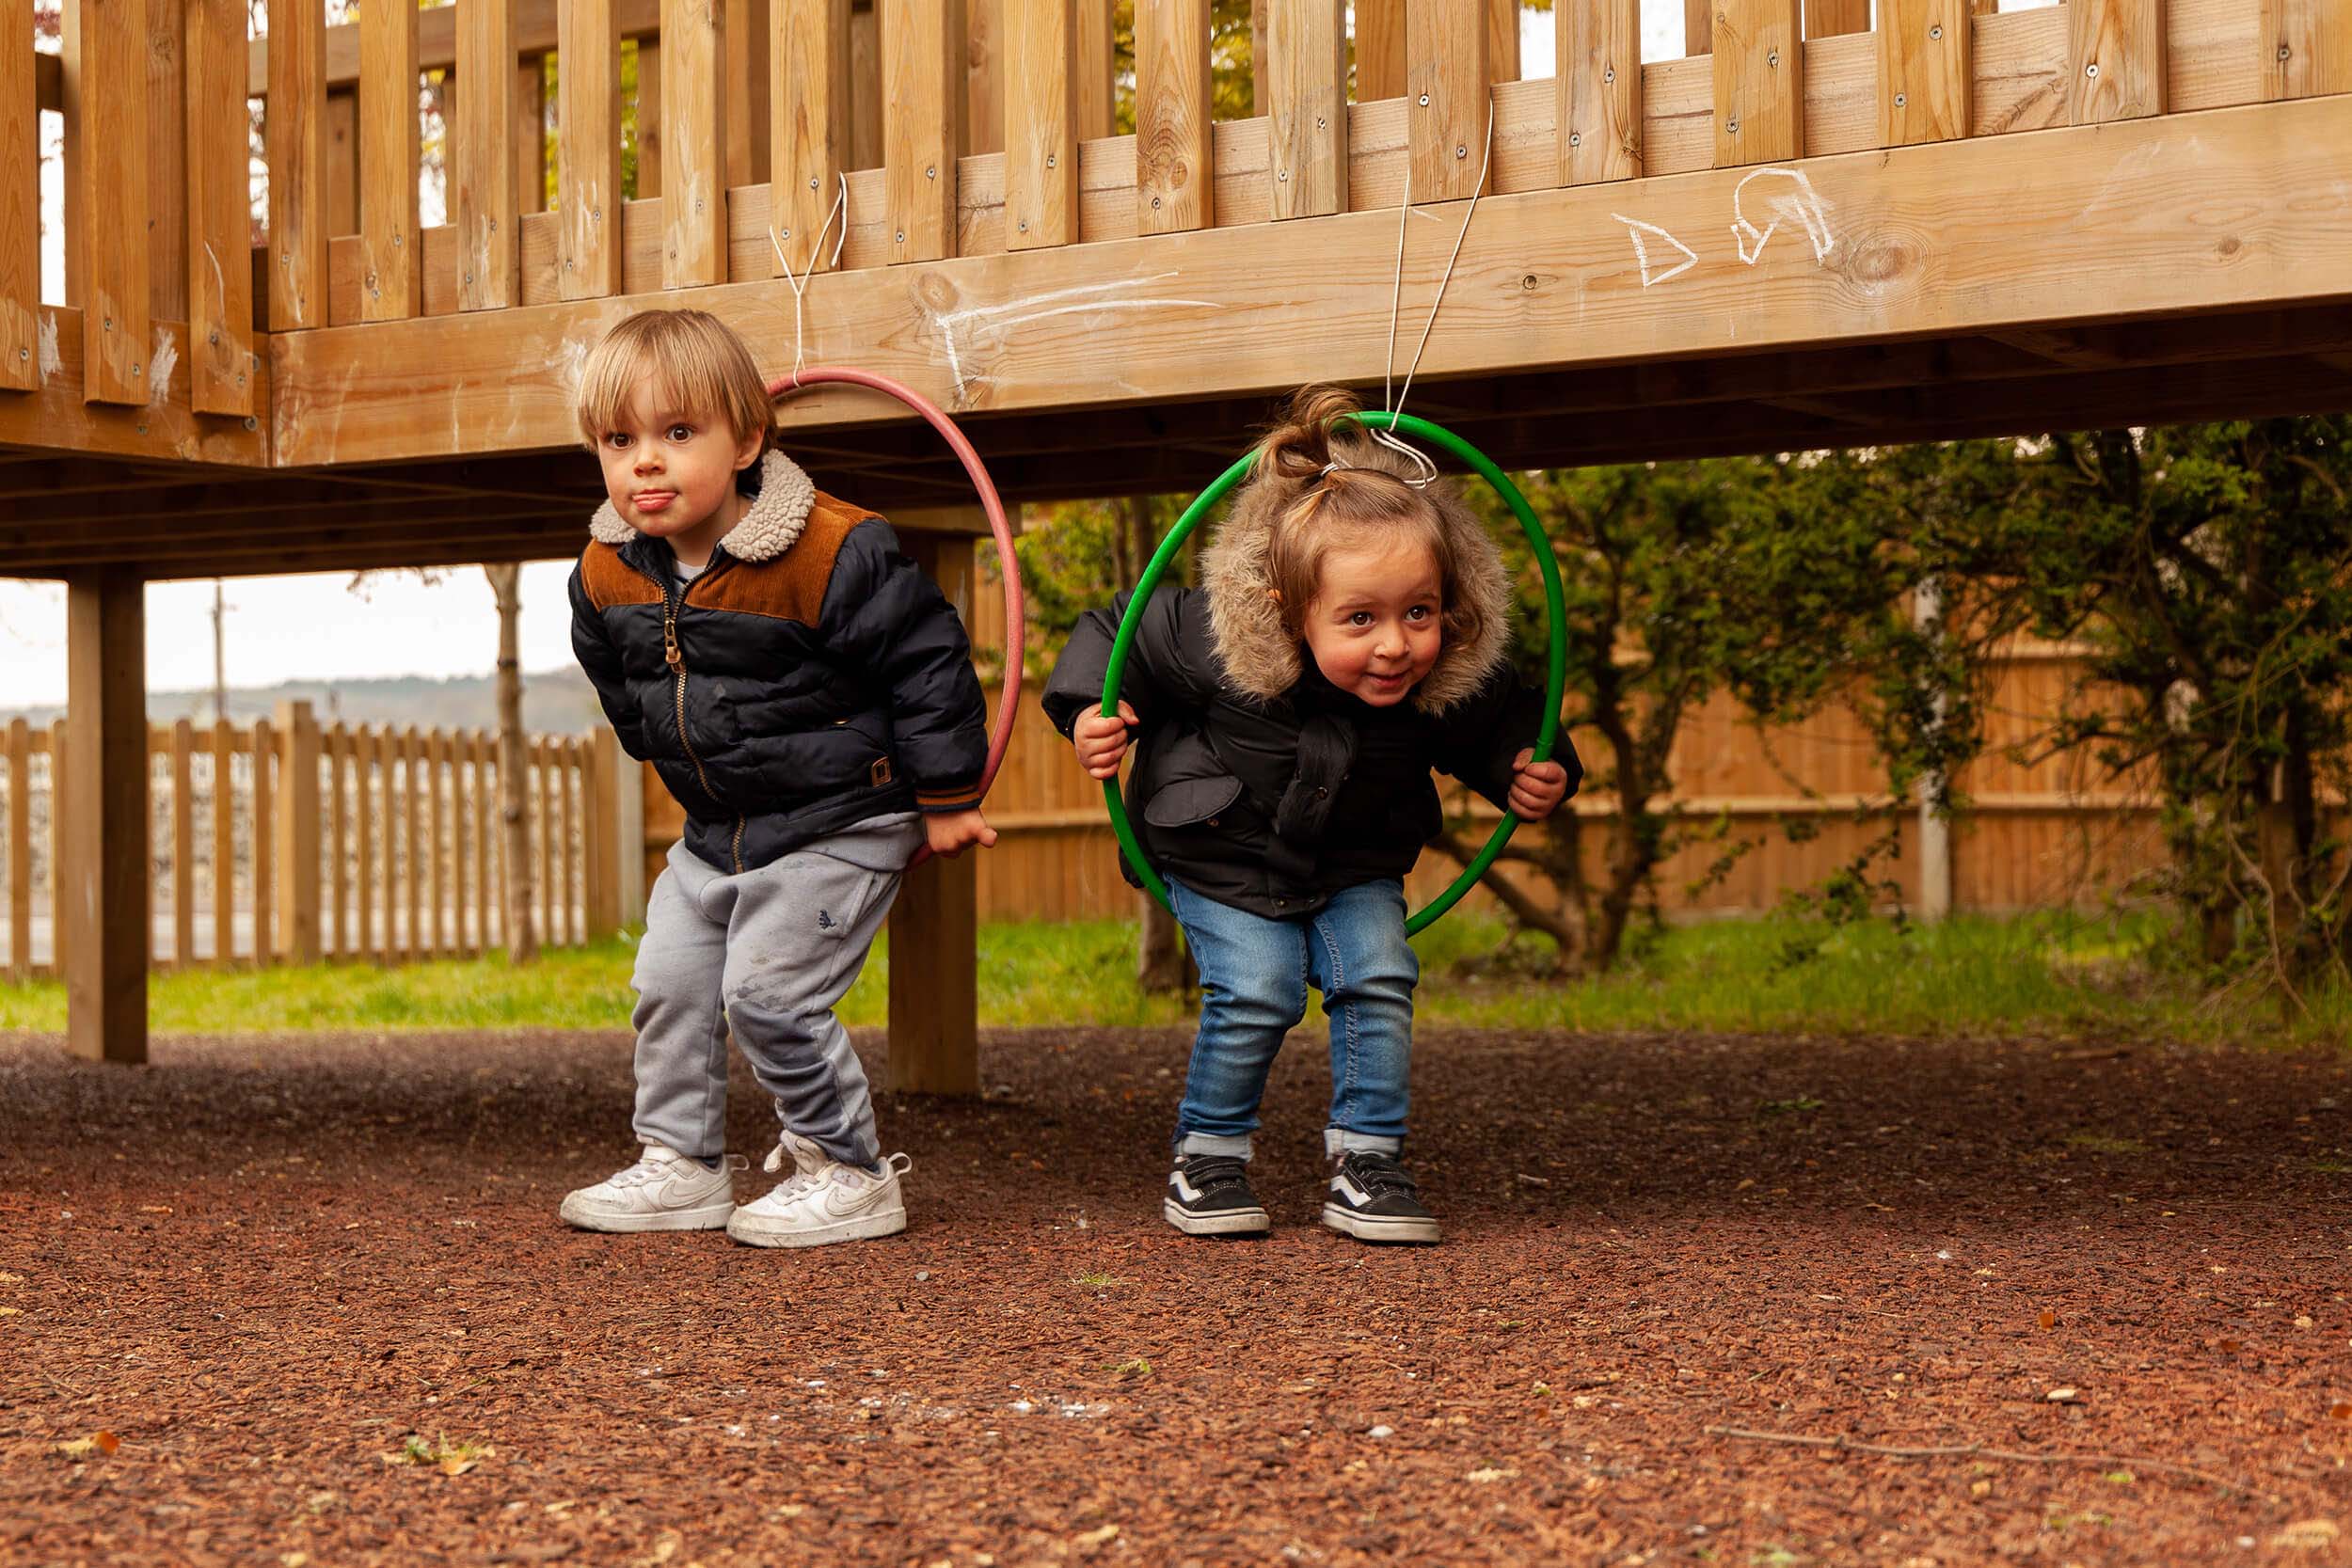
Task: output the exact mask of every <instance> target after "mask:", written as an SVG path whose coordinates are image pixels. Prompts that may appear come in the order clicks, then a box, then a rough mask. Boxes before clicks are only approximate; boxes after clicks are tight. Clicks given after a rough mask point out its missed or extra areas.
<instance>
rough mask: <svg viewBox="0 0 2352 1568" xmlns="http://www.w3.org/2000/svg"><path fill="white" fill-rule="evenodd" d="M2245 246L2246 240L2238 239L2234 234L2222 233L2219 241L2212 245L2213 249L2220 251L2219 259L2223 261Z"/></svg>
mask: <svg viewBox="0 0 2352 1568" xmlns="http://www.w3.org/2000/svg"><path fill="white" fill-rule="evenodd" d="M2245 248H2246V242H2245V241H2244V240H2241V239H2239V238H2238V237H2237V236H2236V235H2235V234H2225V235H2223V236H2222V238H2221V243H2220V244H2219V245H2216V246H2214V249H2215V250H2217V251H2218V252H2219V253H2220V255H2221V259H2222V260H2223V261H2228V260H2229V259H2230V258H2231V257H2233V256H2235V255H2236V254H2237V253H2238V252H2239V251H2241V250H2244V249H2245Z"/></svg>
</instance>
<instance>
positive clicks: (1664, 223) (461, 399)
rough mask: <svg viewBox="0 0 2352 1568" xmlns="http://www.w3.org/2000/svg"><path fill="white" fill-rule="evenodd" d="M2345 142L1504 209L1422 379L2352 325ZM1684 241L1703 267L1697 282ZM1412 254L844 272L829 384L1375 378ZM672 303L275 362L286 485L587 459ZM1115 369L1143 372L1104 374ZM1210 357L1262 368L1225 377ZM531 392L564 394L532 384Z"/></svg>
mask: <svg viewBox="0 0 2352 1568" xmlns="http://www.w3.org/2000/svg"><path fill="white" fill-rule="evenodd" d="M1831 41H1841V40H1831ZM1863 42H1864V44H1865V46H1866V47H1867V43H1868V40H1867V38H1865V39H1864V40H1863ZM1542 96H1543V99H1544V101H1545V102H1546V103H1549V101H1550V99H1551V96H1552V95H1551V93H1550V91H1549V89H1546V90H1545V92H1544V93H1543V95H1542ZM2347 145H2352V98H2324V99H2306V100H2300V101H2295V102H2288V103H2268V104H2262V105H2255V106H2249V107H2244V108H2236V109H2229V110H2222V111H2217V112H2214V113H2209V114H2203V115H2199V116H2195V117H2193V118H2192V117H2185V116H2166V117H2159V118H2156V119H2148V120H2141V121H2133V122H2126V123H2117V124H2110V125H2107V126H2104V127H2099V128H2095V129H2092V128H2083V129H2066V130H2058V131H2051V132H2046V133H2042V134H2039V135H2031V136H2010V137H1997V138H1978V139H1973V140H1966V141H1954V142H1943V143H1932V144H1926V145H1922V146H1918V147H1912V148H1903V149H1896V150H1884V151H1872V152H1870V153H1867V154H1865V155H1861V156H1848V157H1836V158H1820V159H1813V160H1809V161H1807V162H1806V163H1805V164H1804V166H1803V167H1802V169H1800V170H1798V171H1796V172H1793V173H1792V172H1788V171H1785V170H1776V169H1773V168H1770V167H1768V168H1765V169H1761V170H1749V169H1738V168H1734V169H1724V170H1710V171H1708V172H1705V173H1697V174H1691V175H1685V176H1679V177H1673V178H1654V179H1649V180H1645V181H1639V182H1626V183H1622V184H1616V185H1610V186H1598V187H1571V188H1565V189H1549V190H1543V191H1535V192H1526V193H1520V194H1518V195H1501V196H1495V197H1490V198H1487V204H1486V206H1483V207H1482V208H1481V210H1480V216H1481V220H1482V221H1480V222H1479V223H1477V224H1475V225H1473V226H1472V228H1471V230H1470V235H1469V237H1468V240H1467V241H1466V243H1465V244H1464V246H1463V249H1462V252H1461V257H1460V261H1459V263H1458V265H1457V267H1456V270H1455V274H1454V281H1453V284H1452V287H1451V292H1450V293H1449V295H1448V299H1447V313H1446V317H1445V319H1444V321H1443V323H1442V328H1443V329H1442V330H1440V331H1438V333H1437V334H1436V335H1435V336H1434V337H1433V338H1432V339H1431V340H1430V342H1429V347H1428V352H1427V356H1426V358H1425V359H1424V360H1423V363H1422V373H1423V374H1424V375H1426V376H1430V377H1441V376H1445V375H1449V374H1463V375H1468V374H1473V373H1486V374H1498V373H1508V372H1521V371H1529V370H1537V369H1546V368H1565V367H1572V366H1575V365H1578V364H1594V363H1606V362H1609V361H1613V360H1623V359H1633V358H1657V357H1671V356H1704V355H1720V354H1724V353H1742V354H1745V353H1754V352H1756V351H1759V350H1763V349H1767V348H1800V347H1802V348H1814V347H1820V346H1824V345H1829V344H1835V343H1838V342H1860V341H1874V340H1891V339H1899V338H1903V337H1914V336H1934V335H1959V334H1981V333H1987V332H1994V331H2000V330H2004V329H2008V328H2015V327H2031V326H2034V325H2039V324H2044V323H2063V322H2069V321H2078V320H2082V319H2085V318H2087V317H2096V316H2102V315H2104V316H2115V317H2122V316H2135V315H2155V314H2166V313H2185V312H2196V311H2215V310H2226V309H2250V308H2256V307H2265V306H2286V305H2294V304H2301V303H2313V302H2325V301H2347V300H2352V187H2347V186H2346V185H2345V183H2344V181H2343V179H2342V169H2341V167H2340V165H2339V162H2338V157H2339V155H2338V153H2337V152H2336V150H2337V149H2340V148H2342V147H2344V146H2347ZM2086 213H2095V214H2097V221H2095V222H2094V221H2086V219H2085V216H2084V214H2086ZM1132 215H1133V214H1132V210H1130V212H1129V217H1130V220H1132ZM763 223H764V220H763ZM1660 235H1666V236H1672V237H1674V239H1675V240H1676V242H1677V243H1679V244H1681V245H1686V246H1688V247H1690V249H1691V253H1692V260H1691V261H1689V262H1688V263H1687V264H1683V263H1682V262H1681V261H1679V260H1678V259H1677V258H1676V257H1675V253H1674V252H1673V251H1672V250H1670V249H1668V248H1667V244H1666V241H1665V240H1663V239H1661V238H1658V237H1657V236H1660ZM1637 241H1639V242H1641V243H1640V244H1639V245H1637V243H1636V242H1637ZM1395 245H1396V235H1395V220H1394V218H1393V216H1392V215H1391V214H1388V213H1383V212H1371V213H1351V214H1340V215H1336V216H1332V217H1328V218H1323V219H1318V220H1314V221H1313V222H1311V223H1310V222H1304V221H1301V222H1296V223H1291V224H1283V225H1278V226H1273V227H1270V228H1262V229H1253V230H1248V231H1237V230H1230V229H1223V228H1218V229H1212V230H1200V231H1196V232H1191V233H1185V234H1177V235H1162V236H1157V237H1154V238H1152V239H1150V240H1139V241H1125V242H1112V243H1106V244H1102V245H1086V246H1069V247H1063V248H1060V249H1055V250H1043V251H1032V252H1028V253H1025V254H1024V255H1021V256H1018V257H1006V256H983V257H970V258H958V259H950V260H946V261H937V262H931V263H926V264H923V265H922V266H920V267H919V268H917V269H916V270H915V271H914V272H913V273H912V274H909V273H908V271H907V270H906V269H904V268H900V269H897V270H893V271H886V272H884V271H859V272H842V273H834V274H828V275H825V276H822V277H818V278H816V279H815V280H814V281H813V282H812V283H811V284H810V286H809V309H808V312H807V314H808V319H809V321H810V323H811V327H812V329H811V331H810V333H809V338H810V340H811V341H810V342H809V344H808V356H809V357H810V358H811V359H812V360H823V359H827V358H834V357H854V358H855V359H856V360H857V361H858V362H859V363H860V364H861V365H863V366H865V367H866V368H867V369H869V370H874V371H879V372H883V373H885V374H890V375H894V376H898V377H899V378H900V379H903V380H906V381H908V382H909V383H911V384H912V385H914V387H916V388H918V389H920V390H922V391H924V392H925V393H926V394H927V395H930V396H931V397H933V398H934V399H937V400H938V401H940V402H941V403H943V404H946V405H947V406H949V407H951V408H956V409H961V410H966V411H975V410H993V409H1020V408H1040V409H1043V408H1069V407H1077V406H1085V407H1099V406H1104V405H1108V404H1148V403H1152V402H1157V401H1163V400H1166V399H1168V398H1171V397H1200V396H1203V395H1208V396H1216V395H1233V394H1245V393H1259V392H1271V391H1273V390H1276V389H1278V388H1281V387H1284V386H1288V385H1293V384H1295V383H1296V382H1297V381H1299V380H1301V379H1305V378H1307V377H1309V376H1316V377H1323V378H1329V379H1337V380H1361V379H1364V378H1367V377H1376V376H1377V375H1378V374H1379V373H1380V369H1381V364H1380V361H1381V354H1382V349H1383V346H1384V344H1385V341H1386V327H1387V322H1388V316H1389V290H1388V288H1387V283H1388V279H1389V277H1390V275H1391V269H1392V267H1393V265H1394V258H1395ZM1532 259H1533V260H1532ZM1670 261H1671V264H1670ZM781 288H782V285H781V284H779V283H777V282H775V281H773V280H768V281H763V282H759V283H744V284H729V285H723V286H720V287H714V288H710V289H706V290H703V291H700V292H699V293H697V296H696V300H695V303H696V304H698V305H700V306H702V307H703V308H705V309H710V310H712V311H714V312H716V313H717V314H719V315H720V316H722V317H723V318H725V319H727V320H729V321H731V322H732V323H733V324H734V325H736V326H737V327H738V328H739V330H740V331H741V332H743V334H744V335H745V337H746V339H747V341H749V342H750V343H751V345H752V347H753V351H754V353H755V356H758V357H759V359H760V360H761V361H762V362H763V363H767V364H771V365H782V364H786V363H788V362H789V361H790V359H791V355H792V345H791V341H790V334H791V313H790V312H789V311H788V310H780V309H777V298H776V296H777V295H778V293H779V292H780V290H781ZM653 303H657V301H656V300H654V299H651V298H619V299H614V300H610V301H599V302H595V303H594V304H588V303H582V304H578V305H571V306H563V305H555V306H538V307H526V308H523V309H516V310H510V311H504V312H500V313H498V314H497V315H496V316H494V317H482V316H476V317H472V318H469V319H468V320H466V321H464V322H462V323H460V322H456V321H453V320H450V319H448V318H427V319H425V320H422V321H418V322H412V323H406V324H403V325H399V326H396V327H392V326H378V327H369V328H358V329H353V328H327V329H325V330H322V331H317V332H309V333H300V334H290V335H285V336H281V337H278V338H277V339H274V340H273V341H272V343H271V348H272V353H273V355H274V356H275V358H274V362H273V373H274V375H275V377H276V378H277V384H278V396H277V398H276V399H275V402H274V406H275V407H276V409H277V410H278V420H277V428H276V431H275V433H274V440H275V442H276V450H277V451H278V457H279V460H280V461H282V462H285V463H288V464H294V465H307V464H329V463H353V462H375V461H389V460H397V459H402V458H422V457H434V456H442V455H447V454H449V453H450V452H451V450H452V449H453V447H454V448H456V449H457V450H460V451H501V450H506V451H518V450H526V449H531V448H540V447H549V446H557V445H565V444H569V443H570V442H571V441H572V440H573V439H574V438H575V437H574V434H573V429H572V422H571V411H570V406H569V396H568V389H567V388H566V387H565V385H564V380H563V377H562V376H561V374H560V373H558V372H556V370H555V369H554V367H560V366H564V365H567V364H571V363H574V362H576V361H577V358H578V356H580V354H582V353H583V352H584V351H585V349H586V348H587V346H588V345H589V344H590V343H592V342H593V341H595V340H596V338H597V337H598V336H600V335H601V334H602V332H603V331H604V330H605V328H606V327H607V326H608V325H610V323H611V322H612V321H613V320H616V319H618V318H619V317H620V316H621V315H624V314H626V313H628V311H630V310H632V309H641V308H643V307H644V306H645V305H650V304H653ZM1106 341H1115V342H1116V343H1117V344H1118V352H1117V353H1115V354H1105V353H1104V344H1105V342H1106ZM1207 342H1223V343H1231V344H1246V345H1248V352H1246V353H1232V354H1211V355H1204V354H1202V353H1201V345H1202V344H1203V343H1207ZM525 366H528V367H539V366H544V367H549V369H548V370H547V371H546V372H540V373H538V374H535V375H528V374H518V373H517V369H516V367H525ZM897 415H898V410H897V409H896V407H895V406H893V405H889V404H887V403H886V401H885V400H882V399H879V398H874V397H871V396H869V395H866V394H862V393H851V392H835V391H833V390H824V391H820V392H818V393H816V394H814V395H812V396H808V397H805V398H801V399H795V400H793V401H792V402H790V403H788V404H786V405H785V406H784V408H783V409H782V411H781V416H780V417H781V419H782V420H783V421H784V422H785V424H786V425H787V426H801V425H822V424H835V423H855V422H862V421H865V420H874V419H881V418H891V417H897Z"/></svg>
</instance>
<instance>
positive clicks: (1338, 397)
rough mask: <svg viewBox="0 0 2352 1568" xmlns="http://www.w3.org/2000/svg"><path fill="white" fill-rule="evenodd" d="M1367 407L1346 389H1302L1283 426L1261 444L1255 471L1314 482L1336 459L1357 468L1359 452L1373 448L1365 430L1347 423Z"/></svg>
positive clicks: (1286, 411) (1284, 413) (1284, 415)
mask: <svg viewBox="0 0 2352 1568" xmlns="http://www.w3.org/2000/svg"><path fill="white" fill-rule="evenodd" d="M1363 406H1364V405H1363V404H1362V403H1361V402H1359V400H1358V398H1357V396H1356V394H1355V393H1353V392H1351V391H1349V390H1348V389H1347V388H1344V387H1301V388H1299V389H1298V390H1297V391H1296V392H1295V393H1293V394H1292V395H1291V401H1290V405H1289V406H1288V407H1287V408H1285V409H1284V410H1283V411H1282V418H1281V420H1280V422H1279V423H1278V424H1277V425H1276V426H1275V427H1274V429H1273V430H1271V431H1270V432H1268V433H1267V435H1266V437H1265V439H1264V440H1263V441H1261V442H1259V443H1258V467H1257V471H1258V472H1259V474H1260V475H1262V476H1271V477H1274V478H1277V479H1283V480H1289V481H1292V482H1294V483H1309V484H1311V483H1314V482H1315V481H1316V480H1318V479H1320V478H1322V477H1323V470H1324V469H1325V468H1327V467H1330V465H1331V463H1332V462H1333V461H1334V460H1335V459H1336V460H1339V461H1343V462H1346V463H1349V464H1351V465H1355V464H1356V460H1357V458H1358V456H1359V452H1360V449H1362V448H1364V447H1368V446H1370V445H1372V442H1371V441H1370V440H1369V439H1367V438H1366V437H1365V436H1364V434H1363V427H1362V426H1361V425H1359V424H1357V423H1355V422H1354V421H1353V420H1349V419H1348V416H1349V415H1351V414H1357V413H1360V412H1362V410H1363ZM1343 421H1344V422H1343ZM1358 466H1360V465H1358Z"/></svg>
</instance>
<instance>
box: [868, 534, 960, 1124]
mask: <svg viewBox="0 0 2352 1568" xmlns="http://www.w3.org/2000/svg"><path fill="white" fill-rule="evenodd" d="M900 537H901V539H902V540H903V542H904V548H905V549H906V553H907V554H908V555H909V556H910V557H912V558H913V559H914V561H915V562H917V563H918V564H919V565H921V566H922V567H923V569H924V570H925V571H927V572H929V573H930V574H931V576H932V578H934V579H935V580H936V581H937V582H938V583H939V586H940V590H941V592H943V593H944V594H946V595H947V602H948V603H949V604H951V605H953V606H955V607H956V610H957V613H958V614H960V615H961V616H962V617H963V618H964V619H965V620H966V621H969V620H970V619H971V615H972V578H973V570H972V540H971V538H970V536H969V535H956V534H940V533H915V532H908V533H905V534H902V535H901V536H900ZM978 942H979V878H978V864H977V854H976V853H975V852H974V851H969V850H967V851H966V852H965V853H963V854H962V855H961V856H959V857H957V858H956V859H954V860H947V859H945V858H942V857H938V856H934V857H932V858H931V859H930V860H929V861H926V862H925V863H923V864H921V865H919V866H917V867H916V868H915V869H914V870H913V871H911V872H909V873H908V874H907V879H906V881H905V883H904V885H903V886H901V887H900V888H899V890H898V902H897V903H895V904H893V905H892V906H891V910H890V1060H889V1072H888V1075H887V1082H888V1084H889V1086H890V1087H891V1088H892V1089H894V1090H897V1091H898V1092H901V1093H913V1094H957V1095H970V1094H977V1093H978V1092H979V1087H980V1066H979V947H978Z"/></svg>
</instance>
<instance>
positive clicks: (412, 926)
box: [400, 724, 433, 960]
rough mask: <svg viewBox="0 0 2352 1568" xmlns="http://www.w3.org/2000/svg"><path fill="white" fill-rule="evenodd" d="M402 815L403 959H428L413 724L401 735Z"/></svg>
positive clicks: (418, 759) (420, 761)
mask: <svg viewBox="0 0 2352 1568" xmlns="http://www.w3.org/2000/svg"><path fill="white" fill-rule="evenodd" d="M400 764H401V766H400V814H401V827H402V829H403V830H404V831H405V836H406V838H407V854H406V856H405V867H404V871H405V877H406V879H407V911H408V927H407V930H406V931H405V933H404V936H403V939H402V942H401V944H400V956H401V958H403V960H414V959H417V958H428V957H430V956H431V954H432V951H433V950H432V948H431V947H430V946H428V945H427V943H426V938H425V927H424V884H425V855H426V853H427V850H426V847H425V838H424V801H423V800H422V796H423V793H424V736H423V734H422V733H421V731H419V730H418V728H417V726H416V725H414V724H410V725H408V726H406V727H405V728H404V729H403V730H402V731H401V732H400Z"/></svg>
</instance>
